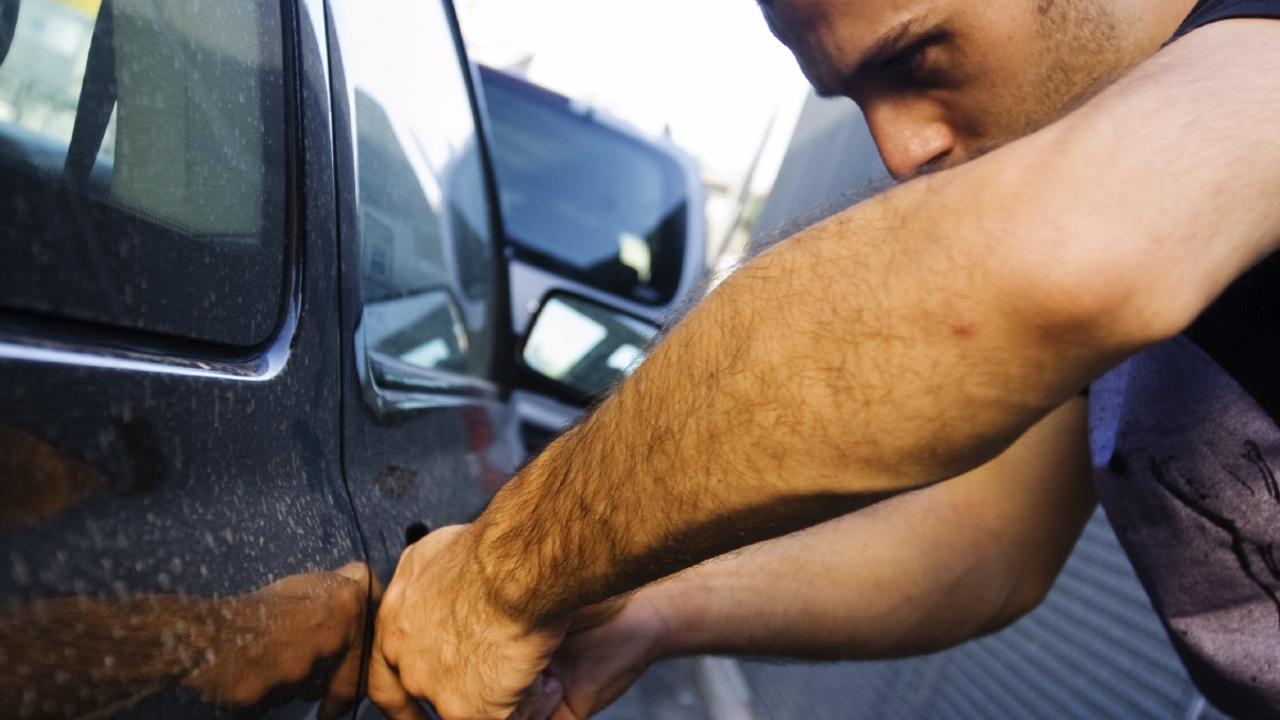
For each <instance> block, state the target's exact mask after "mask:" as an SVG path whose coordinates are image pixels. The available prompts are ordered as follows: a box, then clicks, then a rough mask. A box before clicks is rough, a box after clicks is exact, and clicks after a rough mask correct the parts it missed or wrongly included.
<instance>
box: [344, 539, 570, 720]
mask: <svg viewBox="0 0 1280 720" xmlns="http://www.w3.org/2000/svg"><path fill="white" fill-rule="evenodd" d="M476 545H477V539H476V537H475V534H474V533H473V532H472V530H471V527H470V526H455V527H450V528H444V529H442V530H439V531H437V532H435V533H433V534H431V535H428V536H427V537H425V538H423V539H422V540H420V541H418V542H417V543H415V544H414V545H412V546H410V547H409V548H408V549H407V550H405V552H404V555H403V556H401V558H400V564H399V565H398V566H397V568H396V574H395V577H393V578H392V580H391V583H390V585H389V586H388V587H387V592H386V594H385V596H384V597H383V601H382V606H381V608H380V609H379V611H378V618H377V626H376V630H375V633H374V647H373V657H372V659H371V661H370V665H369V697H370V698H371V699H372V700H373V701H374V703H375V704H377V705H378V707H379V708H381V709H382V711H383V712H385V713H386V714H387V715H388V716H389V717H391V718H392V720H419V719H420V718H425V717H426V714H425V713H424V712H423V710H422V708H421V706H420V705H419V704H418V702H419V701H426V702H429V703H431V705H432V706H433V707H434V708H435V710H436V712H438V713H439V714H440V716H441V717H442V718H444V720H507V718H517V719H523V718H528V717H532V716H534V715H535V714H536V713H537V712H539V711H541V710H542V708H544V707H554V706H555V705H556V704H557V703H558V702H559V694H558V692H557V688H555V687H554V686H553V687H551V688H550V690H551V692H544V691H543V690H544V688H543V683H542V682H541V680H540V675H541V673H542V671H543V669H544V668H546V666H547V663H548V661H549V660H550V659H551V655H552V653H554V652H555V650H556V648H557V647H558V646H559V645H560V642H561V640H562V639H563V638H564V634H565V630H566V628H567V626H568V622H567V621H565V622H555V623H550V624H547V625H546V626H531V625H530V624H529V623H527V622H523V621H521V620H519V619H517V618H515V617H512V615H511V614H510V613H508V612H504V611H503V610H502V609H500V608H499V607H498V606H497V605H496V604H495V603H494V602H493V600H492V596H491V594H490V592H489V590H488V589H487V587H486V585H485V578H484V575H483V572H482V571H481V568H480V566H479V562H478V560H477V554H476Z"/></svg>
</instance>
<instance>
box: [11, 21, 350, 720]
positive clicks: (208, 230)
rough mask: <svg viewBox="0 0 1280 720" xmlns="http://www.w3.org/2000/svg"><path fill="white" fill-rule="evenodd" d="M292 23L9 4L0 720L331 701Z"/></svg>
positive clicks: (322, 357) (306, 203)
mask: <svg viewBox="0 0 1280 720" xmlns="http://www.w3.org/2000/svg"><path fill="white" fill-rule="evenodd" d="M314 7H315V5H314V3H309V2H304V3H302V4H301V5H300V6H298V7H296V8H295V6H294V3H290V2H284V3H281V2H279V1H278V0H255V1H253V2H241V3H226V2H223V0H114V1H111V0H107V1H104V2H102V3H101V4H99V3H96V2H75V3H70V2H58V1H56V0H25V1H24V2H23V3H22V4H21V12H20V14H19V16H18V19H17V24H16V30H15V36H14V40H13V43H12V46H11V47H9V48H8V51H9V52H8V54H7V56H4V57H0V574H2V575H3V576H4V581H3V582H2V583H0V708H3V711H2V712H3V714H4V715H6V716H9V717H33V718H44V717H80V716H94V717H103V716H110V715H115V714H124V715H127V716H132V717H157V718H160V717H163V718H169V717H177V716H181V717H205V716H207V717H217V716H219V715H220V713H221V712H222V711H224V710H227V709H232V710H250V711H252V712H253V713H254V714H258V713H260V712H265V711H266V710H268V709H272V708H278V709H281V710H285V709H286V708H287V712H288V713H289V714H299V712H301V711H305V710H306V707H305V706H306V704H308V703H313V702H315V701H318V700H321V699H324V700H325V702H326V703H327V704H326V705H325V706H324V710H323V712H322V715H325V716H333V715H336V714H340V713H342V712H343V711H345V710H346V708H347V707H348V706H349V705H350V704H351V702H352V701H353V700H354V698H355V691H356V687H357V682H358V679H359V671H360V651H361V648H362V645H363V639H362V628H363V626H364V622H363V618H364V613H365V606H366V603H367V599H368V597H369V591H370V588H371V585H370V575H369V573H368V572H367V569H366V566H365V565H364V564H363V563H362V562H361V561H362V560H363V555H364V554H363V550H362V548H361V547H360V545H359V541H358V533H357V532H356V525H355V518H354V515H353V513H352V509H351V506H350V502H349V499H348V497H347V494H346V491H345V487H344V485H343V482H342V476H341V467H340V447H339V445H338V438H339V437H340V414H339V403H340V394H339V388H338V380H339V378H340V366H339V360H338V358H339V354H338V353H339V336H338V306H337V303H336V289H335V288H334V285H333V280H332V278H333V277H335V275H336V263H335V259H336V245H335V238H334V234H333V226H334V219H333V204H332V188H333V170H332V162H331V160H332V150H331V147H330V143H331V139H330V136H329V132H328V120H329V108H328V99H327V94H326V90H325V87H326V86H325V76H324V71H323V62H324V57H323V54H322V53H323V45H322V43H323V40H324V38H323V36H322V35H317V34H316V28H323V21H322V19H319V18H316V17H313V16H312V14H311V13H312V11H313V9H314ZM317 20H320V22H319V23H318V24H317ZM59 73H61V74H59ZM291 98H300V99H301V101H302V105H301V106H299V104H298V103H297V102H295V101H294V100H291ZM304 147H305V148H307V149H309V151H310V152H308V153H307V154H306V155H305V156H303V155H301V154H300V152H301V150H302V149H303V148H304ZM304 229H305V233H304ZM298 703H302V704H301V705H299V704H298ZM295 711H297V712H295Z"/></svg>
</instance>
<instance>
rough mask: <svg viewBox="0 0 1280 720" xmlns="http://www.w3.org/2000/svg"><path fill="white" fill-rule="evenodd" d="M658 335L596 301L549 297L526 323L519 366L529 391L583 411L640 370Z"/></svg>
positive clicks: (638, 320) (650, 326)
mask: <svg viewBox="0 0 1280 720" xmlns="http://www.w3.org/2000/svg"><path fill="white" fill-rule="evenodd" d="M658 331H659V329H658V327H657V326H656V325H654V324H653V323H652V322H649V321H647V320H643V319H641V318H638V317H635V316H633V315H629V314H627V313H624V312H622V311H620V310H615V309H614V308H611V307H608V306H606V305H603V304H601V303H599V302H597V301H595V300H589V299H587V298H585V297H581V296H579V295H573V294H570V293H566V292H552V293H550V294H548V295H547V296H546V298H544V299H543V301H542V303H541V305H540V306H539V308H538V311H537V312H536V313H534V316H533V318H532V319H531V320H530V322H529V332H528V334H527V335H526V336H525V339H524V342H523V343H522V344H521V346H520V351H519V355H520V357H519V365H520V367H521V368H522V369H523V371H524V373H525V375H526V376H527V377H528V379H529V381H530V383H531V384H532V385H534V387H533V388H532V389H534V390H537V391H541V392H545V393H546V394H548V395H552V396H554V397H557V398H559V399H561V400H563V401H565V402H568V403H571V404H573V405H577V406H579V407H586V406H588V405H590V404H592V403H594V402H596V401H597V400H599V399H600V398H601V397H603V396H604V395H605V394H606V393H607V392H608V391H609V390H610V389H612V388H613V387H614V386H615V385H617V383H618V382H619V381H621V380H622V379H624V378H625V377H626V376H628V375H630V374H631V372H632V371H634V370H635V368H636V367H638V366H639V365H640V363H641V362H642V361H643V360H644V358H645V355H646V354H647V353H648V350H649V347H650V345H651V344H652V342H653V340H654V339H655V338H656V337H657V336H658Z"/></svg>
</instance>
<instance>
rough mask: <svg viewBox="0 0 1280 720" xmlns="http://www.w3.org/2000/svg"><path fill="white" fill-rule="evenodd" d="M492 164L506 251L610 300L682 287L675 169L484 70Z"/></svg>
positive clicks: (680, 197) (658, 299) (681, 213)
mask: <svg viewBox="0 0 1280 720" xmlns="http://www.w3.org/2000/svg"><path fill="white" fill-rule="evenodd" d="M483 77H484V92H485V103H486V106H487V107H488V109H489V119H490V121H491V125H492V129H493V132H492V135H493V158H494V167H495V172H496V174H497V179H498V194H499V198H500V200H501V205H502V214H503V220H504V223H505V225H506V231H507V234H508V236H509V237H510V241H511V244H512V245H513V246H514V247H515V248H517V250H519V251H522V254H531V255H532V256H533V257H534V259H535V261H538V264H541V265H550V268H549V269H553V270H556V271H558V272H560V273H562V274H564V275H567V276H569V277H572V278H574V279H577V280H579V281H581V282H584V283H587V284H589V285H592V286H594V287H597V288H600V289H602V290H606V291H609V292H611V293H613V294H615V295H619V296H621V297H625V298H628V299H632V300H637V301H640V302H645V303H650V304H664V303H667V302H670V301H671V300H672V298H673V297H674V296H675V293H676V290H677V289H678V287H679V283H680V272H681V269H682V267H683V257H684V251H685V242H686V240H685V234H686V232H687V218H686V214H687V207H688V200H689V198H688V191H687V189H686V186H685V184H686V180H685V176H684V173H683V171H682V169H681V168H680V166H679V165H678V164H677V163H676V162H675V161H674V160H673V159H672V158H671V157H669V156H667V155H665V154H663V153H662V152H661V151H659V150H658V149H657V148H655V147H653V146H651V145H649V144H647V143H645V142H643V141H641V140H640V139H638V138H634V137H631V136H629V135H627V134H625V133H623V132H621V131H619V130H617V129H614V128H613V127H610V126H608V125H605V124H604V123H602V122H600V121H599V120H598V119H596V118H594V117H593V116H592V115H591V114H590V113H587V112H582V111H580V110H579V109H576V108H575V107H574V106H573V105H572V104H571V103H569V102H568V101H567V100H565V99H564V98H562V97H559V96H557V95H553V94H551V93H549V92H547V91H545V90H542V89H540V88H536V87H533V86H531V85H529V84H527V83H525V82H523V81H521V80H518V79H515V78H511V77H508V76H505V75H503V74H501V73H498V72H495V71H492V70H488V69H486V70H485V72H484V74H483Z"/></svg>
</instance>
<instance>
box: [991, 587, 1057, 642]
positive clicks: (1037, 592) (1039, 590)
mask: <svg viewBox="0 0 1280 720" xmlns="http://www.w3.org/2000/svg"><path fill="white" fill-rule="evenodd" d="M1053 581H1054V578H1053V577H1049V578H1047V579H1046V578H1043V577H1039V576H1034V577H1025V578H1019V579H1018V580H1017V581H1016V582H1014V584H1013V587H1012V589H1010V590H1009V592H1008V593H1007V594H1006V596H1005V598H1004V601H1003V602H1002V603H1000V605H998V606H997V607H996V608H995V609H994V611H993V612H992V614H991V617H990V618H989V619H988V620H987V622H986V623H984V624H983V626H982V627H981V628H980V629H979V631H978V633H977V634H978V635H979V636H982V635H990V634H992V633H996V632H999V631H1001V630H1003V629H1005V628H1007V627H1009V626H1010V625H1012V624H1014V623H1015V622H1017V621H1019V620H1021V619H1022V618H1023V617H1025V616H1027V615H1030V614H1031V613H1032V611H1034V610H1035V609H1036V608H1038V607H1040V605H1041V604H1043V603H1044V601H1045V599H1046V598H1048V597H1049V591H1050V590H1052V589H1053Z"/></svg>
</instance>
